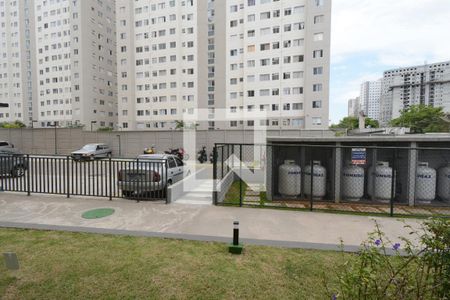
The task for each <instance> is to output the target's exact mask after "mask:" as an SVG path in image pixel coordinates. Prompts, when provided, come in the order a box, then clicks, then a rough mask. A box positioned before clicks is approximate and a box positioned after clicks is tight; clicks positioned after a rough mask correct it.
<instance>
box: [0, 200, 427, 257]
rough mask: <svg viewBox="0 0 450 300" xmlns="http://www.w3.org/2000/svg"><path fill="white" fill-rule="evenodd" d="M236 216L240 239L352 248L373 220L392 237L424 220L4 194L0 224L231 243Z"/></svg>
mask: <svg viewBox="0 0 450 300" xmlns="http://www.w3.org/2000/svg"><path fill="white" fill-rule="evenodd" d="M106 207H108V208H113V209H115V213H114V214H113V215H111V216H109V217H106V218H103V219H95V220H86V219H83V218H82V217H81V214H82V213H83V212H85V211H87V210H90V209H95V208H106ZM234 220H239V221H240V228H241V237H242V238H243V239H245V241H246V242H247V243H252V244H266V245H275V246H285V247H299V248H318V249H337V245H339V243H340V239H343V240H344V243H345V245H346V246H347V250H349V251H354V250H356V249H357V247H358V246H359V245H360V244H361V242H362V241H363V240H365V239H366V238H367V233H368V232H371V231H372V230H373V229H374V220H377V221H378V222H379V224H380V225H381V227H382V229H383V230H384V231H385V232H386V234H387V236H388V237H389V238H390V239H392V240H394V241H397V240H398V237H399V236H407V235H408V230H406V229H404V228H403V226H404V223H403V222H406V223H408V224H410V225H412V226H413V227H415V228H418V227H419V226H420V220H414V219H407V220H405V221H400V220H397V219H395V218H385V217H367V216H354V215H336V214H328V213H314V212H299V211H283V210H272V209H255V208H236V207H216V206H212V205H187V204H177V203H175V204H170V205H165V204H161V203H151V202H140V203H136V202H135V201H132V200H123V199H121V200H114V201H108V200H107V199H101V198H97V199H95V198H82V197H73V198H70V199H67V198H65V197H63V196H51V195H32V196H31V197H27V196H26V195H24V194H19V193H6V192H3V193H0V227H19V228H38V229H56V230H68V231H87V232H99V233H113V234H114V233H117V234H130V235H142V236H160V237H169V238H171V237H175V238H186V239H193V240H209V241H230V237H231V234H232V222H233V221H234Z"/></svg>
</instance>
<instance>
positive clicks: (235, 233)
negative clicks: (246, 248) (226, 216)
mask: <svg viewBox="0 0 450 300" xmlns="http://www.w3.org/2000/svg"><path fill="white" fill-rule="evenodd" d="M233 225H234V228H233V245H235V246H237V245H239V221H234V222H233Z"/></svg>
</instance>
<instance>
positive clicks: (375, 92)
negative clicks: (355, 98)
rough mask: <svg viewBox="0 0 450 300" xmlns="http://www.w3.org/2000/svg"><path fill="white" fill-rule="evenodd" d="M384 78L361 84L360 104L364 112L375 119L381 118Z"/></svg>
mask: <svg viewBox="0 0 450 300" xmlns="http://www.w3.org/2000/svg"><path fill="white" fill-rule="evenodd" d="M381 86H382V79H379V80H376V81H366V82H364V83H363V84H361V94H360V105H361V110H362V111H364V114H365V115H366V116H367V117H369V118H371V119H374V120H379V119H380V101H381Z"/></svg>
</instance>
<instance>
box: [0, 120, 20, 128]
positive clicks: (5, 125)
mask: <svg viewBox="0 0 450 300" xmlns="http://www.w3.org/2000/svg"><path fill="white" fill-rule="evenodd" d="M24 127H26V125H25V124H24V123H22V122H21V121H14V122H12V123H0V128H24Z"/></svg>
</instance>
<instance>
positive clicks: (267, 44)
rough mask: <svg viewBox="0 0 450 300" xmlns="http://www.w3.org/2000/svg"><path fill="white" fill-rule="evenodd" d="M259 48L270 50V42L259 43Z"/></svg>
mask: <svg viewBox="0 0 450 300" xmlns="http://www.w3.org/2000/svg"><path fill="white" fill-rule="evenodd" d="M260 49H261V51H266V50H270V43H266V44H261V45H260Z"/></svg>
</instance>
